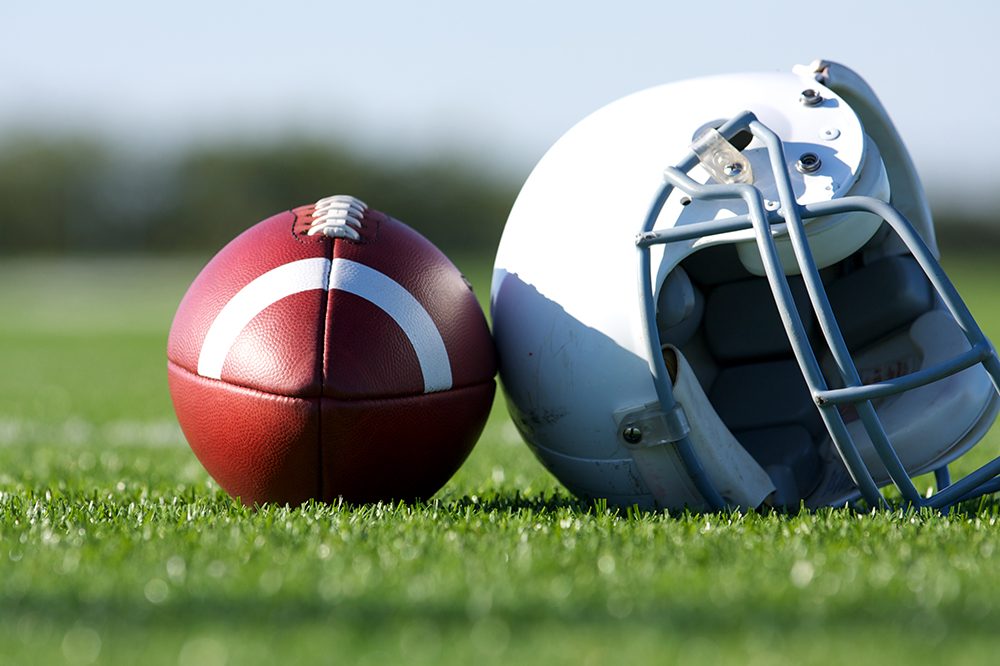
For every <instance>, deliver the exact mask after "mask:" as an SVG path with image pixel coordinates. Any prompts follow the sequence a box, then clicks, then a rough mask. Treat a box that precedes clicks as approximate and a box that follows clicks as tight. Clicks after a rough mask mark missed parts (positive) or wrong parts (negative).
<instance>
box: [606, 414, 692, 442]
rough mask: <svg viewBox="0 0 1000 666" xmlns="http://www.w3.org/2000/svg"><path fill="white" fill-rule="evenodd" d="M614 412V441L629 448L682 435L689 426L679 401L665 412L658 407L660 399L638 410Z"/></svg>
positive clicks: (689, 429)
mask: <svg viewBox="0 0 1000 666" xmlns="http://www.w3.org/2000/svg"><path fill="white" fill-rule="evenodd" d="M623 411H627V412H628V413H625V414H622V413H621V412H616V413H615V417H616V420H617V419H618V417H619V416H621V420H620V421H619V423H618V443H619V444H621V445H622V446H624V447H625V448H626V449H629V450H630V451H635V450H636V449H647V448H649V447H651V446H661V445H666V444H670V443H672V442H677V441H680V440H682V439H684V438H685V437H686V436H687V434H688V433H689V432H691V426H690V425H689V424H688V420H687V415H686V414H684V409H683V408H682V407H681V405H679V404H678V405H677V406H676V407H674V408H673V409H672V410H670V411H669V412H664V411H662V410H660V403H658V402H652V403H650V404H648V405H644V406H643V407H641V408H640V409H638V410H623Z"/></svg>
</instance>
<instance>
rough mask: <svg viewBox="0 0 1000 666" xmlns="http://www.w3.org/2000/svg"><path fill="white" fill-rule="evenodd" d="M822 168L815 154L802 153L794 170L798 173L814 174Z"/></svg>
mask: <svg viewBox="0 0 1000 666" xmlns="http://www.w3.org/2000/svg"><path fill="white" fill-rule="evenodd" d="M821 166H823V163H822V162H821V161H820V159H819V157H818V156H817V155H816V153H803V155H802V157H800V158H799V161H798V162H796V163H795V169H796V170H797V171H798V172H799V173H815V172H817V171H819V168H820V167H821Z"/></svg>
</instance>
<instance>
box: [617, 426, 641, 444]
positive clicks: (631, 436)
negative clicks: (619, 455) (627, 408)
mask: <svg viewBox="0 0 1000 666" xmlns="http://www.w3.org/2000/svg"><path fill="white" fill-rule="evenodd" d="M622 438H624V439H625V441H626V442H628V443H629V444H638V443H639V442H641V441H642V431H641V430H639V429H638V428H636V427H635V426H629V427H628V428H625V431H624V432H623V433H622Z"/></svg>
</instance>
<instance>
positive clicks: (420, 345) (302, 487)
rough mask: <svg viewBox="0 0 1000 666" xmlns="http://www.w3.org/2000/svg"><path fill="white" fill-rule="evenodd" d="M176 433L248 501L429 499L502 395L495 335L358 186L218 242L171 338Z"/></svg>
mask: <svg viewBox="0 0 1000 666" xmlns="http://www.w3.org/2000/svg"><path fill="white" fill-rule="evenodd" d="M167 366H168V376H169V384H170V394H171V397H172V399H173V403H174V409H175V411H176V413H177V419H178V421H179V422H180V425H181V429H182V430H183V431H184V435H185V437H186V438H187V441H188V443H189V444H190V445H191V448H192V450H193V451H194V453H195V455H197V457H198V459H199V460H200V461H201V463H202V464H203V465H204V466H205V469H206V470H208V472H209V474H211V475H212V477H213V478H214V479H215V480H216V481H217V482H218V483H219V485H220V486H221V487H222V488H223V489H224V490H226V492H228V493H229V494H230V495H232V496H233V497H237V498H239V499H240V501H241V502H242V503H243V504H244V505H247V506H254V505H261V504H264V503H267V502H274V503H279V504H289V505H292V506H295V505H298V504H301V503H302V502H305V501H308V500H309V499H316V500H320V501H324V502H333V501H336V500H337V499H338V498H343V500H344V501H345V502H348V503H351V504H362V503H370V502H376V501H390V500H402V501H413V500H417V499H427V498H429V497H430V496H431V495H433V494H434V493H435V492H436V491H437V490H438V489H440V488H441V486H443V485H444V483H445V482H446V481H447V480H448V479H449V478H451V476H452V474H454V473H455V471H456V470H457V469H458V468H459V466H460V465H461V464H462V462H463V461H464V460H465V458H466V457H467V456H468V454H469V452H470V451H471V450H472V448H473V446H474V445H475V443H476V441H477V440H478V438H479V435H480V434H481V432H482V429H483V426H484V425H485V422H486V418H487V416H488V414H489V411H490V408H491V406H492V404H493V394H494V390H495V383H494V379H493V376H494V374H495V373H496V365H495V356H494V349H493V341H492V338H491V337H490V332H489V328H488V327H487V324H486V320H485V317H484V316H483V312H482V309H481V308H480V306H479V303H478V302H477V300H476V298H475V296H474V295H473V293H472V290H471V288H470V286H469V283H468V282H467V281H466V280H465V278H464V277H463V276H462V274H461V273H460V272H459V271H458V269H457V268H455V266H454V265H453V264H452V263H451V262H450V261H449V260H448V259H447V257H445V255H444V254H442V253H441V251H440V250H438V249H437V248H436V247H435V246H434V245H433V244H431V243H430V242H429V241H428V240H426V239H425V238H424V237H423V236H421V235H420V234H418V233H417V232H416V231H414V230H413V229H410V228H409V227H407V226H406V225H405V224H403V223H401V222H399V221H397V220H395V219H393V218H391V217H388V216H387V215H384V214H382V213H379V212H377V211H375V210H373V209H371V208H368V207H367V206H366V205H365V204H364V203H363V202H361V201H359V200H358V199H355V198H353V197H349V196H335V197H329V198H326V199H322V200H320V201H319V202H317V203H316V204H313V205H308V206H303V207H300V208H295V209H293V210H290V211H287V212H284V213H280V214H278V215H275V216H274V217H271V218H269V219H266V220H264V221H263V222H260V223H259V224H256V225H255V226H253V227H251V228H250V229H248V230H247V231H245V232H243V233H242V234H241V235H240V236H238V237H237V238H236V239H235V240H233V241H232V242H230V243H229V244H228V245H227V246H226V247H224V248H223V249H222V250H221V251H220V252H219V253H218V254H217V255H216V256H215V257H214V258H213V259H212V260H211V261H210V262H209V263H208V265H206V266H205V268H204V269H203V270H202V271H201V273H200V274H199V275H198V277H197V278H196V279H195V280H194V282H193V284H192V285H191V287H190V288H189V289H188V291H187V294H185V296H184V298H183V300H182V301H181V303H180V306H179V307H178V309H177V314H176V316H175V317H174V321H173V325H172V326H171V329H170V337H169V340H168V342H167Z"/></svg>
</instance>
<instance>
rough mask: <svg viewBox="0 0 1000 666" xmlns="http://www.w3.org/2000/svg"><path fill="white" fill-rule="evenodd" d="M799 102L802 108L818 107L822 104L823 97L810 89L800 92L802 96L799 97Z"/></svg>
mask: <svg viewBox="0 0 1000 666" xmlns="http://www.w3.org/2000/svg"><path fill="white" fill-rule="evenodd" d="M799 102H800V103H801V104H802V105H803V106H819V105H820V104H822V103H823V96H822V95H820V94H819V93H818V92H816V91H815V90H813V89H812V88H810V89H808V90H803V91H802V94H801V95H799Z"/></svg>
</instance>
